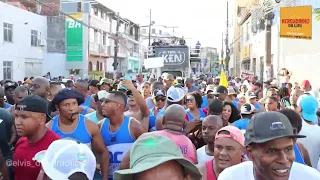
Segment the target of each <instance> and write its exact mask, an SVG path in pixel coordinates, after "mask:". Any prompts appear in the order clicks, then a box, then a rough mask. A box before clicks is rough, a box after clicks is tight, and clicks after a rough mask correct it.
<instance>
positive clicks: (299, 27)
mask: <svg viewBox="0 0 320 180" xmlns="http://www.w3.org/2000/svg"><path fill="white" fill-rule="evenodd" d="M280 38H291V39H308V40H311V39H312V6H296V7H282V8H280Z"/></svg>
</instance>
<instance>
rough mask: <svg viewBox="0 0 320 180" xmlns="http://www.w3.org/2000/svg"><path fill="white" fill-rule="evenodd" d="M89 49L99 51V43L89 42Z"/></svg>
mask: <svg viewBox="0 0 320 180" xmlns="http://www.w3.org/2000/svg"><path fill="white" fill-rule="evenodd" d="M89 50H90V51H92V52H99V44H97V43H94V42H90V43H89Z"/></svg>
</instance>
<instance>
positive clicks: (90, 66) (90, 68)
mask: <svg viewBox="0 0 320 180" xmlns="http://www.w3.org/2000/svg"><path fill="white" fill-rule="evenodd" d="M88 69H89V71H92V62H89V67H88Z"/></svg>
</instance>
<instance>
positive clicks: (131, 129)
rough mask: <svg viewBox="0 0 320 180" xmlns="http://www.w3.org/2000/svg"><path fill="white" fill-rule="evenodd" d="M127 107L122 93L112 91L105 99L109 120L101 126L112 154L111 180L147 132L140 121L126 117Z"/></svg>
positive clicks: (104, 105) (106, 113)
mask: <svg viewBox="0 0 320 180" xmlns="http://www.w3.org/2000/svg"><path fill="white" fill-rule="evenodd" d="M125 105H126V96H125V94H123V93H122V92H120V91H111V92H109V93H108V94H106V95H105V97H104V98H103V103H102V114H103V115H104V116H106V117H107V118H108V119H105V120H103V121H101V122H100V123H99V126H100V132H101V134H102V137H103V140H104V144H105V145H106V146H107V147H108V150H109V154H110V168H109V180H112V179H113V173H114V172H115V171H117V170H118V169H119V166H120V163H121V161H122V159H123V157H124V156H125V154H126V153H127V152H128V150H129V149H130V147H131V146H132V144H133V142H134V141H135V140H136V139H137V138H138V137H139V136H140V135H141V134H143V133H144V132H146V131H145V130H144V128H143V127H142V125H141V123H140V122H139V121H138V120H136V119H135V118H133V117H129V116H124V114H123V113H124V110H125Z"/></svg>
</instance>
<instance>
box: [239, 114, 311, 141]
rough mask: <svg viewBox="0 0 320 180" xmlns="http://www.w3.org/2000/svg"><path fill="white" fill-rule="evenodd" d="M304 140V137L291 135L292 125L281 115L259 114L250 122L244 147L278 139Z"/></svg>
mask: <svg viewBox="0 0 320 180" xmlns="http://www.w3.org/2000/svg"><path fill="white" fill-rule="evenodd" d="M284 137H290V138H305V137H306V136H303V135H298V134H294V133H293V128H292V125H291V123H290V121H289V119H288V118H287V116H285V115H284V114H282V113H279V112H261V113H258V114H257V115H255V116H253V118H252V119H251V120H250V122H249V124H248V126H247V130H246V134H245V145H246V146H247V145H250V144H251V143H265V142H268V141H271V140H274V139H278V138H284Z"/></svg>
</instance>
